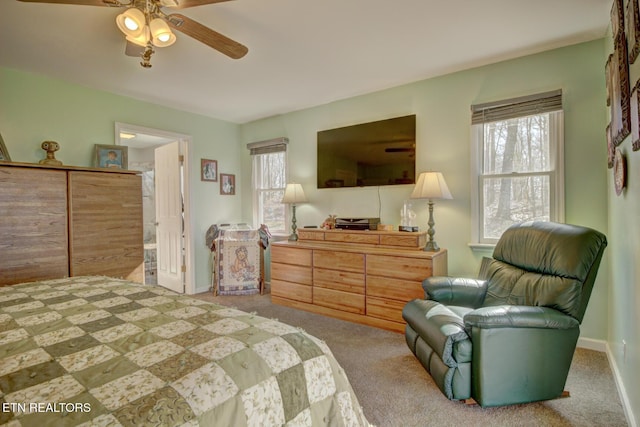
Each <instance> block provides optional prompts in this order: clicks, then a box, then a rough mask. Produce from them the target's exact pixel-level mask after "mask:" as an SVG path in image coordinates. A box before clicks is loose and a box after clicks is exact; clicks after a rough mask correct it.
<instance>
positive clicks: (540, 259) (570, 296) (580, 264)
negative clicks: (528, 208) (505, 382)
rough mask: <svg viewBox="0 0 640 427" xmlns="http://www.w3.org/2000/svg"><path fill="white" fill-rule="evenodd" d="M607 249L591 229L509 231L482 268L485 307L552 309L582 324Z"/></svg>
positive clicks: (551, 226) (529, 225) (539, 226)
mask: <svg viewBox="0 0 640 427" xmlns="http://www.w3.org/2000/svg"><path fill="white" fill-rule="evenodd" d="M606 246H607V239H606V237H605V236H604V234H602V233H600V232H598V231H595V230H592V229H590V228H586V227H581V226H576V225H569V224H559V223H554V222H543V221H532V222H526V223H521V224H516V225H514V226H511V227H510V228H509V229H507V230H506V231H505V232H504V234H503V235H502V237H501V238H500V240H499V241H498V243H497V245H496V247H495V250H494V252H493V260H492V261H491V262H490V263H489V264H488V265H485V266H483V268H482V270H483V272H482V274H483V276H485V277H481V278H483V279H485V280H488V287H487V294H486V297H485V300H484V303H483V305H484V306H495V305H503V304H509V305H530V306H544V307H551V308H554V309H556V310H559V311H561V312H563V313H565V314H568V315H570V316H572V317H574V318H575V319H577V320H578V321H580V322H581V321H582V318H583V316H584V312H585V310H586V307H587V302H588V301H589V297H590V295H591V289H592V288H593V283H594V281H595V277H596V274H597V271H598V267H599V265H600V260H601V259H602V254H603V252H604V249H605V247H606Z"/></svg>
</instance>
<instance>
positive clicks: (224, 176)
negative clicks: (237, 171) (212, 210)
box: [220, 173, 236, 196]
mask: <svg viewBox="0 0 640 427" xmlns="http://www.w3.org/2000/svg"><path fill="white" fill-rule="evenodd" d="M220 194H223V195H225V196H233V195H234V194H236V176H235V175H232V174H228V173H221V174H220Z"/></svg>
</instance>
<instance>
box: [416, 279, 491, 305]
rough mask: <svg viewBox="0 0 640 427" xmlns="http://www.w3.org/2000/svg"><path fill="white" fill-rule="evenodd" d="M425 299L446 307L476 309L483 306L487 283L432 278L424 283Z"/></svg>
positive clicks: (472, 280) (474, 280)
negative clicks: (455, 306)
mask: <svg viewBox="0 0 640 427" xmlns="http://www.w3.org/2000/svg"><path fill="white" fill-rule="evenodd" d="M422 288H423V289H424V297H425V298H426V299H431V300H434V301H438V302H439V303H442V304H446V305H457V306H461V307H470V308H476V307H480V306H481V305H482V302H483V301H484V297H485V295H486V293H487V282H486V281H485V280H478V279H466V278H461V277H445V276H432V277H428V278H426V279H424V280H423V281H422Z"/></svg>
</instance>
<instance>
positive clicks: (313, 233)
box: [298, 229, 324, 241]
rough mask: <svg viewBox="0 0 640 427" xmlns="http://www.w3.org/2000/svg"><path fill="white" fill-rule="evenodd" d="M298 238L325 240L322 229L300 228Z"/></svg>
mask: <svg viewBox="0 0 640 427" xmlns="http://www.w3.org/2000/svg"><path fill="white" fill-rule="evenodd" d="M298 240H319V241H322V240H324V233H323V232H322V231H320V230H300V229H298Z"/></svg>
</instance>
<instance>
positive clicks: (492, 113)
mask: <svg viewBox="0 0 640 427" xmlns="http://www.w3.org/2000/svg"><path fill="white" fill-rule="evenodd" d="M558 110H562V90H561V89H559V90H555V91H551V92H544V93H539V94H536V95H528V96H522V97H519V98H511V99H505V100H502V101H495V102H488V103H485V104H476V105H472V106H471V124H473V125H476V124H480V123H488V122H497V121H500V120H507V119H513V118H514V117H522V116H530V115H533V114H542V113H549V112H551V111H558Z"/></svg>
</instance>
